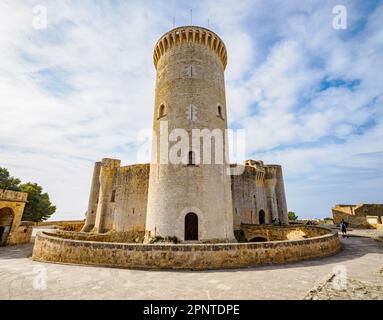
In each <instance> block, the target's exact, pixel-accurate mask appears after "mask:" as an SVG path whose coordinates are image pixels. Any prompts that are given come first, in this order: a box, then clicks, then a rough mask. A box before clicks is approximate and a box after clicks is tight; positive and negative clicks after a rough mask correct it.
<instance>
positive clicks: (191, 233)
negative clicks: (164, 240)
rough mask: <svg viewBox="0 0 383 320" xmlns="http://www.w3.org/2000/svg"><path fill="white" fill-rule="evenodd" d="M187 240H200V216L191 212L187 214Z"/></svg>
mask: <svg viewBox="0 0 383 320" xmlns="http://www.w3.org/2000/svg"><path fill="white" fill-rule="evenodd" d="M184 240H185V241H198V216H197V215H196V214H195V213H194V212H189V213H188V214H186V216H185V233H184Z"/></svg>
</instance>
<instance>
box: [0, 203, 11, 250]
mask: <svg viewBox="0 0 383 320" xmlns="http://www.w3.org/2000/svg"><path fill="white" fill-rule="evenodd" d="M12 222H13V211H12V209H10V208H3V209H0V246H4V245H6V244H7V239H8V235H9V233H10V231H11V227H12Z"/></svg>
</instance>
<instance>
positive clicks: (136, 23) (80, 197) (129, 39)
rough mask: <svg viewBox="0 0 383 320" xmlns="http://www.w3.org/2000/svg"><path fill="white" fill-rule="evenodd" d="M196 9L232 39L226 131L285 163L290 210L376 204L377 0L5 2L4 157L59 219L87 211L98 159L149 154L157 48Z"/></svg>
mask: <svg viewBox="0 0 383 320" xmlns="http://www.w3.org/2000/svg"><path fill="white" fill-rule="evenodd" d="M339 4H342V5H344V6H345V7H346V8H347V29H345V30H343V29H340V30H337V29H334V28H333V26H332V20H333V18H334V14H333V13H332V9H333V7H334V6H336V5H339ZM36 5H43V6H45V7H46V8H47V18H48V20H47V22H48V23H47V28H46V29H45V30H38V29H35V28H33V21H34V20H33V19H34V18H35V17H34V11H33V10H34V8H35V6H36ZM190 9H193V24H195V25H201V26H204V27H210V29H212V30H213V31H215V32H216V33H217V34H219V35H220V37H221V38H222V39H223V40H224V42H225V43H226V46H227V49H228V55H229V62H228V67H227V71H226V90H227V92H226V93H227V104H228V108H229V110H228V116H229V121H230V127H231V128H236V129H237V128H241V129H244V130H245V131H246V136H247V141H246V150H247V156H246V158H253V159H262V160H264V161H265V162H266V163H279V164H282V166H283V168H284V175H285V184H286V192H287V201H288V207H289V209H290V210H293V211H296V212H297V213H298V215H299V216H300V217H326V216H331V207H332V206H333V205H334V204H337V203H362V202H365V203H374V202H375V203H376V202H380V203H382V202H383V192H382V187H383V169H382V159H383V109H382V107H383V95H382V94H383V72H382V71H383V28H382V26H383V22H382V21H383V19H382V17H383V3H382V1H362V0H361V1H356V0H355V1H342V2H339V1H319V0H318V1H270V0H267V1H266V0H263V1H254V0H253V1H246V0H245V1H229V0H223V1H219V2H217V1H193V4H192V5H191V4H190V1H175V0H173V1H106V0H105V1H95V0H94V1H90V0H84V1H69V0H65V1H64V0H63V1H54V2H52V1H21V0H20V1H2V2H1V3H0V12H1V13H2V17H1V19H0V61H1V65H0V114H1V118H0V166H2V167H7V168H8V169H10V170H11V173H12V174H13V175H15V176H18V177H21V178H22V179H23V180H25V181H27V180H30V181H35V182H38V183H39V184H41V185H43V186H44V187H45V190H46V191H47V192H49V194H50V195H51V198H52V200H53V202H54V203H55V204H56V205H57V207H58V212H57V214H56V215H55V217H54V218H55V219H74V218H83V217H84V212H85V210H86V206H87V197H88V193H89V185H90V179H91V174H92V166H93V162H95V161H98V160H99V159H101V158H104V157H113V158H118V159H121V160H122V161H123V163H124V164H130V163H135V162H137V161H140V162H141V161H144V160H145V159H142V157H139V149H140V146H141V143H140V142H139V141H138V137H137V136H138V133H139V132H142V130H148V129H149V130H150V128H151V122H152V111H153V107H154V106H153V102H154V82H155V70H154V66H153V59H152V54H153V47H154V44H155V42H156V41H157V39H158V38H159V37H160V36H161V35H162V34H163V33H165V32H167V31H168V30H169V29H171V28H172V27H173V17H175V21H176V26H179V25H187V24H189V23H190V18H189V15H190ZM208 21H209V22H208Z"/></svg>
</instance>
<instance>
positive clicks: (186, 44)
mask: <svg viewBox="0 0 383 320" xmlns="http://www.w3.org/2000/svg"><path fill="white" fill-rule="evenodd" d="M226 63H227V52H226V48H225V44H224V43H223V41H222V40H221V39H220V38H219V37H218V36H217V35H216V34H215V33H213V32H212V31H210V30H208V29H205V28H201V27H194V26H188V27H179V28H175V29H173V30H171V31H169V32H167V33H166V34H165V35H163V36H162V37H161V38H160V40H159V41H158V42H157V44H156V46H155V50H154V65H155V67H156V70H157V78H156V94H155V107H154V120H153V133H154V136H153V146H152V160H151V165H150V179H149V192H148V207H147V218H146V219H147V220H146V235H145V239H146V241H148V240H149V239H150V238H153V237H156V236H160V237H163V238H165V237H174V236H175V237H177V238H178V239H179V240H181V241H225V242H227V241H234V239H235V238H234V234H233V209H232V197H231V179H230V175H229V171H228V170H229V160H228V157H227V156H226V152H227V150H226V149H227V136H226V134H227V132H226V129H227V114H226V97H225V80H224V71H225V67H226Z"/></svg>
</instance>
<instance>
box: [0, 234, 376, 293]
mask: <svg viewBox="0 0 383 320" xmlns="http://www.w3.org/2000/svg"><path fill="white" fill-rule="evenodd" d="M369 232H370V231H369ZM350 234H352V231H351V232H350ZM358 235H359V236H360V235H363V234H358ZM370 236H371V235H370ZM374 237H376V238H377V237H378V236H376V233H374ZM342 243H343V245H344V250H343V251H342V252H340V253H339V254H337V255H335V256H332V257H327V258H322V259H316V260H311V261H304V262H299V263H290V264H286V265H274V266H262V267H255V268H247V269H238V270H221V271H194V272H183V271H139V270H126V269H112V268H100V267H89V266H74V265H58V264H48V263H39V262H34V261H32V260H31V259H30V255H31V251H32V245H31V244H30V245H24V246H17V247H5V248H0V284H1V285H0V299H383V290H382V288H383V245H382V243H379V242H378V241H376V240H374V239H371V238H364V237H350V238H345V239H342Z"/></svg>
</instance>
